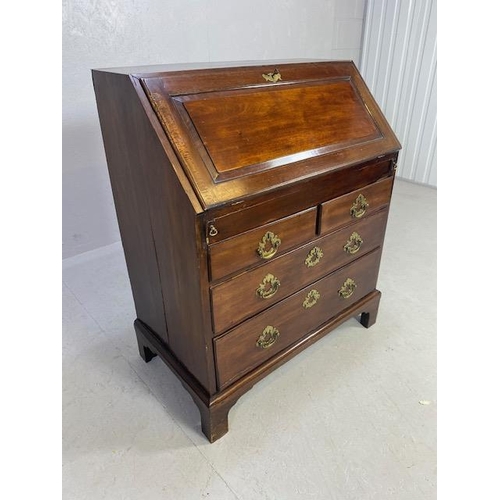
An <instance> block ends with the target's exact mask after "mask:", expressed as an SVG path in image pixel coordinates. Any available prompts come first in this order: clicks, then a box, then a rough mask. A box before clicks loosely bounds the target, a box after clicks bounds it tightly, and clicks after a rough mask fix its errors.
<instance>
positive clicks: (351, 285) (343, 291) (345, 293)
mask: <svg viewBox="0 0 500 500" xmlns="http://www.w3.org/2000/svg"><path fill="white" fill-rule="evenodd" d="M357 286H358V285H356V282H355V281H354V280H353V279H351V278H347V279H346V280H345V281H344V284H343V285H342V286H341V287H340V290H339V291H338V294H339V295H340V297H341V298H343V299H348V298H349V297H350V296H351V295H352V294H353V293H354V290H355V289H356V287H357Z"/></svg>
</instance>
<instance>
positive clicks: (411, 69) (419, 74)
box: [360, 0, 437, 186]
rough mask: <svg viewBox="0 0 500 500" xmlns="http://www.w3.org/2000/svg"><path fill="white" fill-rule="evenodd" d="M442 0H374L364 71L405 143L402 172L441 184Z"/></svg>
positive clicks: (369, 11)
mask: <svg viewBox="0 0 500 500" xmlns="http://www.w3.org/2000/svg"><path fill="white" fill-rule="evenodd" d="M436 3H437V2H436V0H421V1H419V2H414V1H413V0H368V1H367V7H366V20H365V30H364V36H363V50H362V56H361V59H362V61H361V68H360V70H361V73H362V75H363V77H364V78H365V81H366V83H367V84H368V87H369V88H370V90H371V91H372V93H373V95H374V96H375V99H376V100H377V102H378V103H379V105H380V107H381V108H382V110H383V111H384V113H385V115H386V117H387V119H388V120H389V123H390V124H391V125H392V127H393V129H394V131H395V132H396V135H397V136H398V139H399V141H400V142H401V144H402V146H403V149H402V150H401V153H400V155H399V161H398V171H397V176H398V177H401V178H403V179H408V180H411V181H414V182H420V183H422V184H429V185H431V186H437V15H436Z"/></svg>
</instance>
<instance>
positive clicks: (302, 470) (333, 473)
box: [63, 180, 436, 500]
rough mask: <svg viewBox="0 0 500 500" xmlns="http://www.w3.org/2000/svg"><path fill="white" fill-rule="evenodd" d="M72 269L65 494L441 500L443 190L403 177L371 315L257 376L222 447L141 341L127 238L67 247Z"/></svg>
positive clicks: (68, 272)
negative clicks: (368, 324) (87, 248)
mask: <svg viewBox="0 0 500 500" xmlns="http://www.w3.org/2000/svg"><path fill="white" fill-rule="evenodd" d="M63 278H64V283H63V315H64V317H63V491H64V498H65V499H67V500H70V499H71V500H72V499H89V500H98V499H120V500H124V499H141V500H150V499H151V500H154V499H175V500H188V499H210V498H212V499H214V500H224V499H245V500H257V499H259V500H260V499H276V500H291V499H301V500H302V499H307V498H311V499H316V500H317V499H338V500H351V499H352V500H367V499H373V500H375V499H377V500H386V499H388V498H394V499H398V500H410V499H411V500H413V499H415V500H416V499H419V500H420V499H422V500H423V499H425V500H429V499H431V498H434V497H435V490H436V191H435V190H434V189H431V188H428V187H423V186H419V185H415V184H411V183H408V182H404V181H400V180H397V181H396V185H395V189H394V196H393V202H392V206H391V212H390V217H389V223H388V227H387V236H386V242H385V247H384V253H383V259H382V264H381V269H380V276H379V289H380V290H381V291H382V302H381V306H380V310H379V315H378V320H377V323H376V324H375V325H374V326H373V327H372V328H370V329H369V330H365V329H364V328H363V327H362V326H361V325H360V324H359V323H357V322H356V320H354V319H351V320H349V321H347V322H346V323H344V324H343V325H342V326H340V327H339V328H338V329H337V330H335V331H334V332H332V333H331V334H329V335H328V336H326V337H325V338H323V339H322V340H320V341H319V342H317V343H316V344H315V345H313V346H312V347H310V348H309V349H307V350H306V351H304V352H302V353H301V354H300V355H298V356H297V357H295V358H294V359H293V360H291V361H290V362H288V363H287V364H286V365H284V366H283V367H281V368H280V369H278V370H277V371H275V372H274V373H273V374H271V375H270V376H269V377H267V378H266V379H265V380H263V381H262V382H260V383H259V384H257V385H256V386H255V387H254V388H253V389H252V390H251V391H250V392H248V393H247V394H246V395H245V396H243V397H242V398H241V399H240V400H239V402H238V403H237V404H236V406H235V407H234V408H233V409H232V410H231V413H230V415H229V426H230V431H229V433H228V434H227V435H226V436H225V437H223V438H222V439H221V440H219V441H217V442H216V443H214V444H209V443H208V441H206V439H205V438H204V436H203V435H202V434H201V430H200V421H199V414H198V410H197V408H196V407H195V405H194V403H193V402H192V401H191V399H190V397H189V396H188V394H187V393H186V392H185V390H184V389H183V388H182V387H181V385H180V383H179V382H178V381H177V379H176V378H175V377H174V376H173V375H172V374H171V373H170V372H169V370H168V369H167V368H166V367H165V366H164V365H163V363H162V361H161V360H160V359H158V358H155V359H154V360H153V361H151V362H150V363H149V364H145V363H144V362H143V361H142V359H141V358H140V357H139V355H138V353H137V346H136V341H135V334H134V330H133V327H132V322H133V320H134V319H135V316H134V307H133V302H132V296H131V292H130V286H129V282H128V277H127V273H126V268H125V263H124V257H123V252H122V249H121V245H120V244H114V245H111V246H108V247H104V248H100V249H98V250H94V251H92V252H88V253H85V254H82V255H79V256H76V257H72V258H70V259H67V260H65V261H64V262H63ZM422 403H427V404H422Z"/></svg>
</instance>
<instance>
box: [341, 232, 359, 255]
mask: <svg viewBox="0 0 500 500" xmlns="http://www.w3.org/2000/svg"><path fill="white" fill-rule="evenodd" d="M362 244H363V239H362V238H361V236H360V235H359V234H358V233H357V232H356V231H354V232H353V233H352V234H351V236H349V239H348V240H347V243H346V244H345V245H344V251H345V252H347V253H350V254H351V255H352V254H355V253H356V252H358V251H359V249H360V248H361V245H362Z"/></svg>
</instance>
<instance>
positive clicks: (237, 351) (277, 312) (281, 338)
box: [214, 249, 380, 389]
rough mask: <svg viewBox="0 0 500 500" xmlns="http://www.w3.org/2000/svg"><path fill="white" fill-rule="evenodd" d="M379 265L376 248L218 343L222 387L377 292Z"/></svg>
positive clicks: (221, 338)
mask: <svg viewBox="0 0 500 500" xmlns="http://www.w3.org/2000/svg"><path fill="white" fill-rule="evenodd" d="M379 262H380V249H377V250H374V251H373V252H371V253H369V254H367V255H365V256H364V257H362V258H360V259H358V260H356V261H355V262H352V263H351V264H348V265H347V266H345V267H342V268H341V269H339V270H337V271H335V272H334V273H332V274H330V275H328V276H326V277H324V278H322V279H321V280H319V281H316V282H315V283H313V284H312V285H310V286H308V287H306V288H304V289H302V290H300V291H299V292H297V293H295V294H293V295H292V296H291V297H289V298H287V299H286V300H284V301H283V302H280V303H279V304H276V305H274V306H273V307H271V308H269V309H267V310H266V311H264V312H262V313H261V314H259V315H257V316H255V317H253V318H251V319H249V320H248V321H245V322H244V323H242V324H241V325H239V326H237V327H236V328H234V329H233V330H231V331H229V332H228V333H226V334H225V335H222V336H221V337H219V338H217V339H215V340H214V344H215V356H216V363H217V373H218V383H219V389H222V388H225V387H227V386H228V385H229V384H231V383H232V382H234V381H235V380H236V379H238V378H240V377H241V376H243V375H244V374H245V373H248V372H249V371H251V370H252V369H253V368H256V367H257V366H259V365H261V364H262V363H264V362H265V361H267V360H268V359H270V358H272V357H273V356H274V355H276V354H278V353H279V352H280V351H282V350H283V349H286V348H287V347H289V346H290V345H291V344H293V343H294V342H296V341H297V340H299V339H300V338H302V337H303V336H305V335H307V334H308V333H309V332H310V331H312V330H314V329H315V328H318V327H319V326H321V325H322V324H323V323H325V322H326V321H328V320H329V319H330V318H332V317H333V316H335V315H337V314H338V313H340V312H341V311H342V310H343V309H345V308H346V307H349V306H351V305H352V304H354V303H355V302H357V301H358V300H359V299H361V298H362V297H364V296H365V295H366V294H368V293H370V292H371V291H372V290H374V289H375V285H376V281H377V274H378V266H379Z"/></svg>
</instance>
